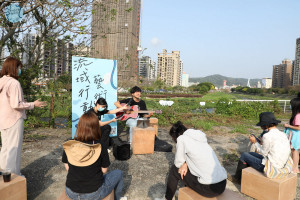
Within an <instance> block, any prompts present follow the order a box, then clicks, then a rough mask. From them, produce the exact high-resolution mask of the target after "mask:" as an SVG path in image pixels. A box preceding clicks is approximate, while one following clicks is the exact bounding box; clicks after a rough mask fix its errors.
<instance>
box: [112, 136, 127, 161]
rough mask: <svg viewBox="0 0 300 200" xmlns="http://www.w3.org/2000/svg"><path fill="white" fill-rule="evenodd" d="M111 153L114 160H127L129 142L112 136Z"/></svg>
mask: <svg viewBox="0 0 300 200" xmlns="http://www.w3.org/2000/svg"><path fill="white" fill-rule="evenodd" d="M113 155H114V157H115V159H116V160H128V159H129V158H130V157H131V151H130V144H129V143H128V142H125V141H122V140H121V139H120V138H119V137H115V138H113Z"/></svg>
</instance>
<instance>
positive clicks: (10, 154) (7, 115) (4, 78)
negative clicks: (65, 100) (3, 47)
mask: <svg viewBox="0 0 300 200" xmlns="http://www.w3.org/2000/svg"><path fill="white" fill-rule="evenodd" d="M22 67H23V65H22V63H21V61H19V60H18V59H16V58H13V57H8V58H6V60H5V61H4V63H3V65H2V70H1V78H0V111H1V112H0V132H1V141H2V148H1V152H0V168H2V169H10V170H11V172H12V173H15V174H19V175H21V172H20V166H21V152H22V144H23V132H24V119H26V118H27V117H26V113H25V110H30V109H33V108H34V107H40V108H42V107H44V106H46V102H42V101H40V100H36V101H34V102H25V100H24V97H23V90H22V87H21V84H20V82H19V81H18V79H19V77H20V76H21V72H22V70H21V69H22Z"/></svg>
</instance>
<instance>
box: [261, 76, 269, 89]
mask: <svg viewBox="0 0 300 200" xmlns="http://www.w3.org/2000/svg"><path fill="white" fill-rule="evenodd" d="M261 87H262V88H267V89H268V88H271V87H272V78H262V80H261Z"/></svg>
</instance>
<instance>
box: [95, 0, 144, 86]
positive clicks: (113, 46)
mask: <svg viewBox="0 0 300 200" xmlns="http://www.w3.org/2000/svg"><path fill="white" fill-rule="evenodd" d="M140 9H141V0H119V1H116V0H105V1H104V0H102V1H95V3H94V5H93V10H94V11H95V12H94V14H93V19H92V48H91V54H92V56H93V57H95V58H103V59H113V60H117V61H118V84H119V85H121V86H122V85H124V84H125V83H131V84H136V83H137V80H138V79H137V76H138V45H139V29H140Z"/></svg>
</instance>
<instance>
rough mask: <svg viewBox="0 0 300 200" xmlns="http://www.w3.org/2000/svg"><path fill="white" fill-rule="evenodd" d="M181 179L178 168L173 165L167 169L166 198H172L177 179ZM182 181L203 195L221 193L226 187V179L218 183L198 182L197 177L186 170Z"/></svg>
mask: <svg viewBox="0 0 300 200" xmlns="http://www.w3.org/2000/svg"><path fill="white" fill-rule="evenodd" d="M179 180H182V179H181V175H180V174H179V173H178V168H177V167H176V166H175V165H173V166H172V167H171V169H170V171H169V176H168V183H167V191H166V196H165V197H166V199H167V200H172V198H173V196H174V194H175V192H176V189H177V185H178V181H179ZM182 181H183V183H184V184H185V185H186V186H188V187H189V188H191V189H192V190H194V191H195V192H197V193H199V194H201V195H202V196H205V197H216V196H219V195H220V194H222V193H223V192H224V190H225V188H226V179H224V180H223V181H221V182H219V183H215V184H210V185H205V184H201V183H199V182H198V178H197V177H196V176H194V175H192V174H191V173H190V171H189V170H188V172H187V173H186V175H185V176H183V180H182Z"/></svg>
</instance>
